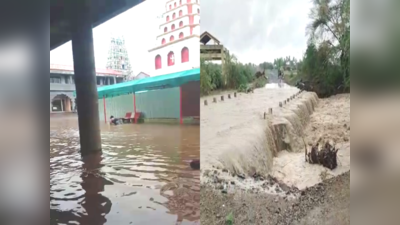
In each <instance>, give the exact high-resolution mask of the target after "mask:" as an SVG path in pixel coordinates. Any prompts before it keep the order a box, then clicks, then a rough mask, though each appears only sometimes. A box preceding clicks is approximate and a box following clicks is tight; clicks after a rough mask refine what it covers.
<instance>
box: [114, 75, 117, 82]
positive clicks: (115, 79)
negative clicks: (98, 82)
mask: <svg viewBox="0 0 400 225" xmlns="http://www.w3.org/2000/svg"><path fill="white" fill-rule="evenodd" d="M116 83H117V78H116V77H115V76H114V84H116Z"/></svg>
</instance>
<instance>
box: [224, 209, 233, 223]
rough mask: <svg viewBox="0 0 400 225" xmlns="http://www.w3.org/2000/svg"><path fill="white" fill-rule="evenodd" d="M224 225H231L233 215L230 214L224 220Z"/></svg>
mask: <svg viewBox="0 0 400 225" xmlns="http://www.w3.org/2000/svg"><path fill="white" fill-rule="evenodd" d="M225 224H226V225H233V213H232V212H230V213H229V214H228V215H227V216H226V219H225Z"/></svg>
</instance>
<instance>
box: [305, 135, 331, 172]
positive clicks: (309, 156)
mask: <svg viewBox="0 0 400 225" xmlns="http://www.w3.org/2000/svg"><path fill="white" fill-rule="evenodd" d="M338 151H339V149H336V148H335V147H334V146H333V145H331V144H330V143H329V142H326V143H325V145H324V146H323V147H322V149H319V142H317V144H315V145H313V146H312V147H311V152H307V147H306V149H305V153H306V162H308V163H310V164H320V165H322V166H324V167H326V168H328V169H330V170H333V169H335V168H336V167H337V152H338Z"/></svg>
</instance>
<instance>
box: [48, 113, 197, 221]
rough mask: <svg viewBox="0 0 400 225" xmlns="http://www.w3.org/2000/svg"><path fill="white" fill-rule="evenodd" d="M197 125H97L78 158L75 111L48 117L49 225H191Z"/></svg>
mask: <svg viewBox="0 0 400 225" xmlns="http://www.w3.org/2000/svg"><path fill="white" fill-rule="evenodd" d="M199 131H200V129H199V126H179V125H154V124H139V125H136V124H125V125H120V126H108V125H105V124H102V127H101V135H102V144H103V153H102V154H99V155H90V156H87V157H85V158H81V155H80V153H79V152H78V151H79V131H78V125H77V118H76V117H75V116H61V115H60V116H57V117H52V118H51V119H50V212H51V223H52V224H198V223H199V222H198V221H199V214H200V209H199V200H200V199H199V198H200V195H199V191H200V180H199V179H200V178H199V175H200V174H199V171H193V170H192V169H191V168H190V166H189V162H190V160H192V159H198V158H199V155H200V152H199V151H200V147H199V141H200V136H199Z"/></svg>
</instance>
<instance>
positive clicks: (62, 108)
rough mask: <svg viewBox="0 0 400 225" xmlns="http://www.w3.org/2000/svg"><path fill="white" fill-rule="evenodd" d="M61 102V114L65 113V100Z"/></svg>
mask: <svg viewBox="0 0 400 225" xmlns="http://www.w3.org/2000/svg"><path fill="white" fill-rule="evenodd" d="M60 102H61V104H60V105H61V112H64V100H63V99H60Z"/></svg>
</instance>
